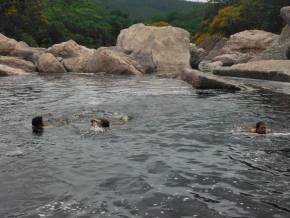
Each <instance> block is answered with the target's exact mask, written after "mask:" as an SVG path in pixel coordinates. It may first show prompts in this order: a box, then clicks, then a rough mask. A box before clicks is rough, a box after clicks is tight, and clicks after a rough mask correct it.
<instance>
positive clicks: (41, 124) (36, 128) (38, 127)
mask: <svg viewBox="0 0 290 218" xmlns="http://www.w3.org/2000/svg"><path fill="white" fill-rule="evenodd" d="M65 124H68V121H67V120H65V119H57V120H56V121H55V122H52V121H44V120H43V117H42V116H37V117H34V118H33V119H32V121H31V125H32V131H33V133H36V134H41V133H43V129H45V128H52V127H60V126H63V125H65Z"/></svg>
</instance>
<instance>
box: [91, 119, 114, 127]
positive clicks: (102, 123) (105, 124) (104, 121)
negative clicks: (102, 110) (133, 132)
mask: <svg viewBox="0 0 290 218" xmlns="http://www.w3.org/2000/svg"><path fill="white" fill-rule="evenodd" d="M98 121H99V122H98ZM93 122H98V123H99V124H100V126H101V127H103V128H109V127H110V122H109V120H107V119H105V118H98V119H91V123H93Z"/></svg>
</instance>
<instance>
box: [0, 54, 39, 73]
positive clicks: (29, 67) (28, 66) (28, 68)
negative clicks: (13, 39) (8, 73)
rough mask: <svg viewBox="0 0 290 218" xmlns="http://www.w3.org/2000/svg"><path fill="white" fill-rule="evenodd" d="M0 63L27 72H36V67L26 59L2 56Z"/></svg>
mask: <svg viewBox="0 0 290 218" xmlns="http://www.w3.org/2000/svg"><path fill="white" fill-rule="evenodd" d="M0 64H3V65H7V66H9V67H13V68H18V69H21V70H23V71H25V72H35V71H36V67H35V65H34V64H33V63H32V62H30V61H25V60H22V59H20V58H17V57H10V56H0Z"/></svg>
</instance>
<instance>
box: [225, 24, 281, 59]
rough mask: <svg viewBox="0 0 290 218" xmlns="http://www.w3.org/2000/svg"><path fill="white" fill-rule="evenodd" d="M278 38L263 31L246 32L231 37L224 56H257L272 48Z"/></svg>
mask: <svg viewBox="0 0 290 218" xmlns="http://www.w3.org/2000/svg"><path fill="white" fill-rule="evenodd" d="M278 37H279V36H278V35H276V34H274V33H270V32H266V31H263V30H245V31H243V32H239V33H236V34H234V35H231V37H230V39H229V40H228V41H227V42H226V44H225V46H224V47H223V48H222V52H223V54H231V53H236V52H239V53H247V54H249V55H252V56H255V55H257V54H259V53H261V52H262V51H264V50H265V49H267V48H268V47H269V46H271V45H272V44H273V42H274V41H275V40H276V39H278Z"/></svg>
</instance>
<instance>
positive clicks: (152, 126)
mask: <svg viewBox="0 0 290 218" xmlns="http://www.w3.org/2000/svg"><path fill="white" fill-rule="evenodd" d="M0 80H1V86H2V88H1V92H0V173H1V177H0V184H1V185H0V193H1V195H0V217H25V218H28V217H29V218H32V217H82V218H84V217H122V218H124V217H160V218H161V217H164V218H165V217H166V218H178V217H261V218H262V217H263V218H264V217H277V218H278V217H289V216H290V191H289V177H290V161H289V158H290V155H289V153H290V152H289V149H290V148H289V139H290V135H289V131H288V126H289V118H290V98H289V96H288V95H284V94H275V93H271V92H267V91H263V92H240V93H226V92H216V91H214V90H212V91H206V90H205V91H198V92H196V91H195V90H192V88H191V87H190V86H189V85H187V84H185V83H183V82H181V81H175V80H166V79H154V78H151V77H148V78H141V79H140V78H128V77H112V76H105V77H104V76H94V75H62V76H58V77H54V76H48V77H34V76H31V77H30V76H29V77H24V78H20V77H17V78H13V77H6V78H0ZM116 114H125V115H126V114H127V115H130V116H133V119H132V120H130V121H129V122H126V123H122V122H121V121H120V119H119V118H117V117H116V116H115V115H116ZM38 115H42V116H44V117H48V118H50V119H64V120H68V122H67V124H66V125H63V126H59V127H56V128H49V129H44V132H43V133H42V134H39V135H35V134H32V131H31V119H32V118H33V117H35V116H38ZM102 116H104V117H107V118H108V119H110V121H111V122H112V129H111V130H110V131H107V132H105V133H102V134H95V133H93V132H91V131H90V122H89V121H90V119H91V118H92V117H102ZM259 120H265V121H267V122H268V124H269V126H270V127H271V129H273V131H274V133H272V134H269V135H263V136H261V135H255V134H241V133H240V132H238V131H237V129H238V128H239V127H241V126H251V125H254V124H255V123H256V122H257V121H259Z"/></svg>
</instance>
